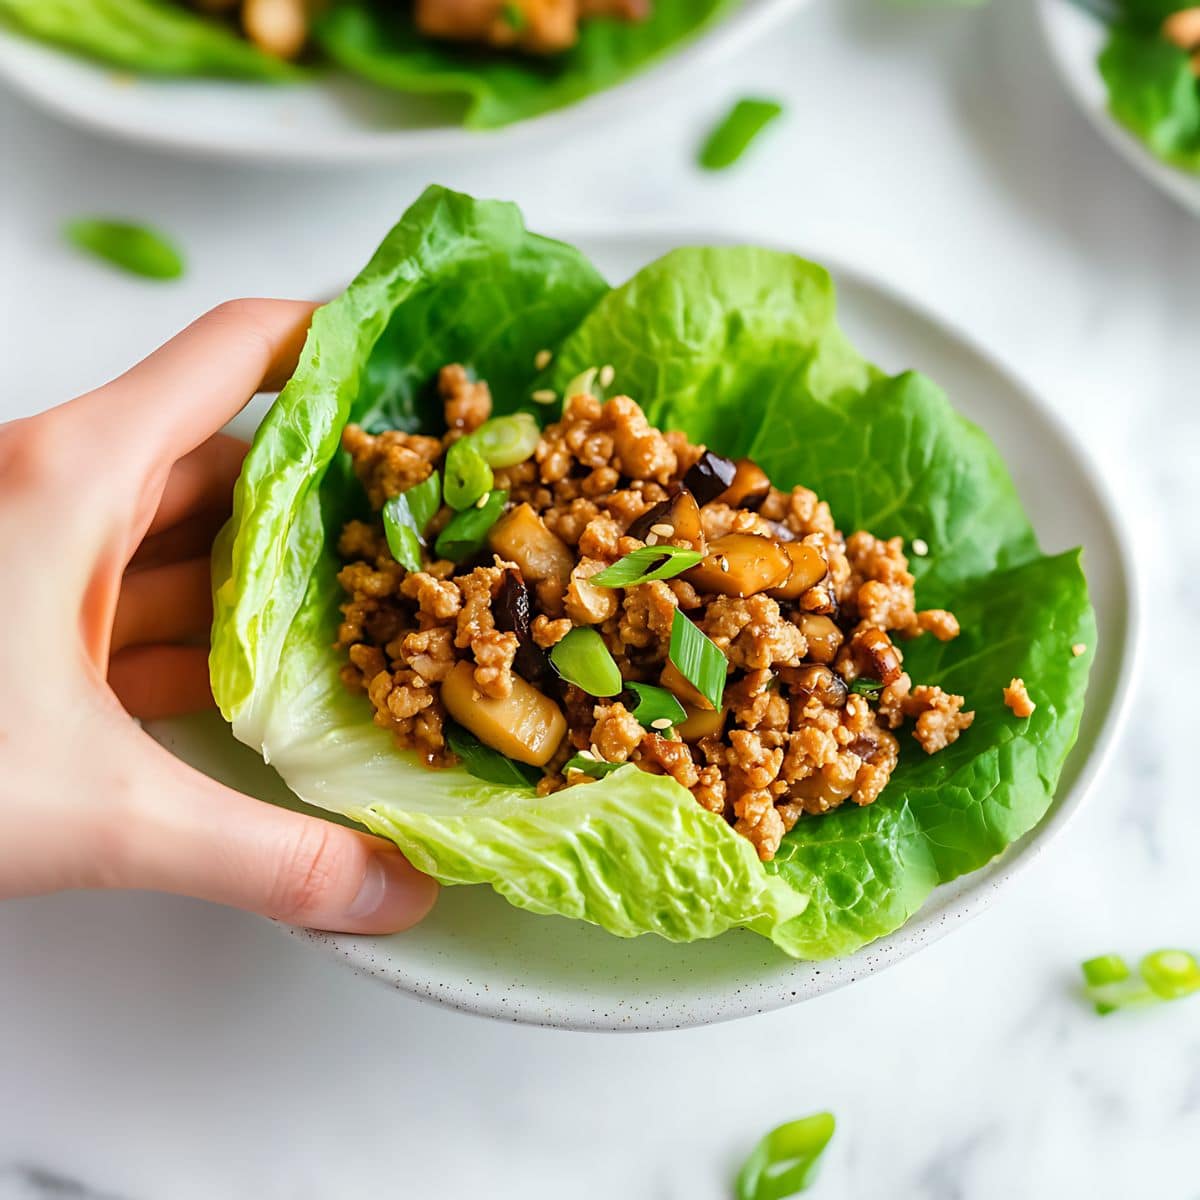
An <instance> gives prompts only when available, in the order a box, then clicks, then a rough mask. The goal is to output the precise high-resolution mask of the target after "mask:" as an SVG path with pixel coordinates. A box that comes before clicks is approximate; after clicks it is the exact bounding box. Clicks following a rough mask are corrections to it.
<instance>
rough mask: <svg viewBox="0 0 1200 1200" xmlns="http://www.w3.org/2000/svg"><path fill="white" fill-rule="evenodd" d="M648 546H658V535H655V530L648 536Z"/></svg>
mask: <svg viewBox="0 0 1200 1200" xmlns="http://www.w3.org/2000/svg"><path fill="white" fill-rule="evenodd" d="M646 545H647V546H657V545H658V534H657V533H655V532H654V530H653V529H651V530H650V532H649V533H648V534H646Z"/></svg>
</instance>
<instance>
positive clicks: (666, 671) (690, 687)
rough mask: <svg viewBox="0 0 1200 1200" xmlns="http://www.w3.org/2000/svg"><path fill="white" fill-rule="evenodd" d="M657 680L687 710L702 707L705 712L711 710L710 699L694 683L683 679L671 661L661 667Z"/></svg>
mask: <svg viewBox="0 0 1200 1200" xmlns="http://www.w3.org/2000/svg"><path fill="white" fill-rule="evenodd" d="M658 682H659V683H660V684H662V686H663V687H665V688H666V689H667V691H668V692H670V693H671V694H672V695H673V696H674V697H675V698H676V699H677V700H679V701H680V702H681V703H682V704H683V706H684V708H686V709H688V710H689V711H691V710H692V709H702V710H704V711H705V712H712V707H713V706H712V701H711V700H709V699H708V697H707V696H704V695H703V694H702V693H701V692H700V690H699V689H698V688H697V687H695V685H694V684H692V683H691V682H689V681H688V680H687V679H685V678H684V677H683V675H682V674H680V671H679V668H678V667H676V665H675V664H674V663H673V662H668V663H667V664H666V665H665V666H664V667H663V669H662V674H661V675H660V676H659V677H658Z"/></svg>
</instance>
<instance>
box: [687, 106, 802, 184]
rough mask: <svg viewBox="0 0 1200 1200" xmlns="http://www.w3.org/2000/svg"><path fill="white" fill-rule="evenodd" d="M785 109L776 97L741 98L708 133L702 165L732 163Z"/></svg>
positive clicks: (716, 166) (712, 166)
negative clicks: (759, 98)
mask: <svg viewBox="0 0 1200 1200" xmlns="http://www.w3.org/2000/svg"><path fill="white" fill-rule="evenodd" d="M782 112H783V106H782V105H781V104H778V103H776V102H775V101H774V100H752V99H746V100H739V101H738V102H737V103H736V104H735V105H734V106H733V108H731V109H730V110H729V112H728V113H726V115H725V116H724V118H722V120H721V122H720V124H719V125H717V127H716V128H715V129H714V130H713V131H712V133H710V134H709V135H708V140H707V141H706V142H705V143H704V147H703V149H702V150H701V151H700V165H701V166H702V167H704V169H705V170H707V171H721V170H724V169H725V168H726V167H731V166H733V164H734V163H735V162H737V160H738V159H739V158H741V157H742V155H743V154H745V152H746V150H747V149H748V148H749V146H750V143H751V142H752V141H754V139H755V138H756V137H758V135H759V134H760V133H761V132H762V131H763V129H765V128H766V126H767V125H769V124H770V122H772V121H773V120H775V118H776V117H778V116H779V114H780V113H782Z"/></svg>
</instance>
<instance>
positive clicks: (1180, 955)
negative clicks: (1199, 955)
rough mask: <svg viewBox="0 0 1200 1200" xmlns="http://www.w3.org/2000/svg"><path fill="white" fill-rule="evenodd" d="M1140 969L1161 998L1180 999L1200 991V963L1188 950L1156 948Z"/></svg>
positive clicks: (1144, 960) (1140, 965) (1141, 963)
mask: <svg viewBox="0 0 1200 1200" xmlns="http://www.w3.org/2000/svg"><path fill="white" fill-rule="evenodd" d="M1138 970H1139V971H1140V972H1141V975H1142V978H1143V979H1144V980H1145V981H1146V983H1147V984H1149V986H1150V990H1151V991H1152V992H1153V993H1154V994H1155V995H1156V996H1157V997H1158V998H1159V999H1160V1000H1179V999H1180V998H1182V997H1183V996H1190V995H1191V994H1192V993H1193V992H1198V991H1200V963H1197V962H1196V959H1195V956H1194V955H1191V954H1189V953H1188V952H1187V951H1186V950H1155V951H1153V952H1152V953H1150V954H1147V955H1146V957H1145V958H1143V959H1142V961H1141V962H1140V963H1139V964H1138Z"/></svg>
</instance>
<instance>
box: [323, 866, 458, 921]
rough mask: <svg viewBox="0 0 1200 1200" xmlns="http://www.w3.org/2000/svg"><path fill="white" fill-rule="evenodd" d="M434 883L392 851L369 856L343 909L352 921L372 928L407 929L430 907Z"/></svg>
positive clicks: (433, 896)
mask: <svg viewBox="0 0 1200 1200" xmlns="http://www.w3.org/2000/svg"><path fill="white" fill-rule="evenodd" d="M437 892H438V886H437V883H436V882H435V881H434V880H432V879H430V878H429V876H428V875H422V874H421V873H420V872H419V871H417V870H416V869H415V868H414V867H413V866H412V865H411V864H410V863H409V862H408V860H407V859H406V858H405V857H404V855H402V854H400V853H398V852H396V851H385V852H383V853H381V854H375V855H372V857H371V860H370V862H369V863H368V864H367V870H366V873H365V874H364V875H363V881H362V884H361V886H360V887H359V889H358V895H357V896H355V897H354V900H353V901H352V903H351V904H350V907H349V908H348V909H347V910H346V916H347V917H349V918H350V919H351V920H352V921H369V924H370V925H371V926H372V928H376V929H379V930H380V931H384V930H396V929H407V928H408V927H409V926H410V925H415V924H416V923H417V922H418V921H419V920H420V919H421V918H422V917H423V916H425V914H426V913H427V912H428V911H429V910H430V909H431V908H432V907H433V902H434V901H435V900H436V899H437Z"/></svg>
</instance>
